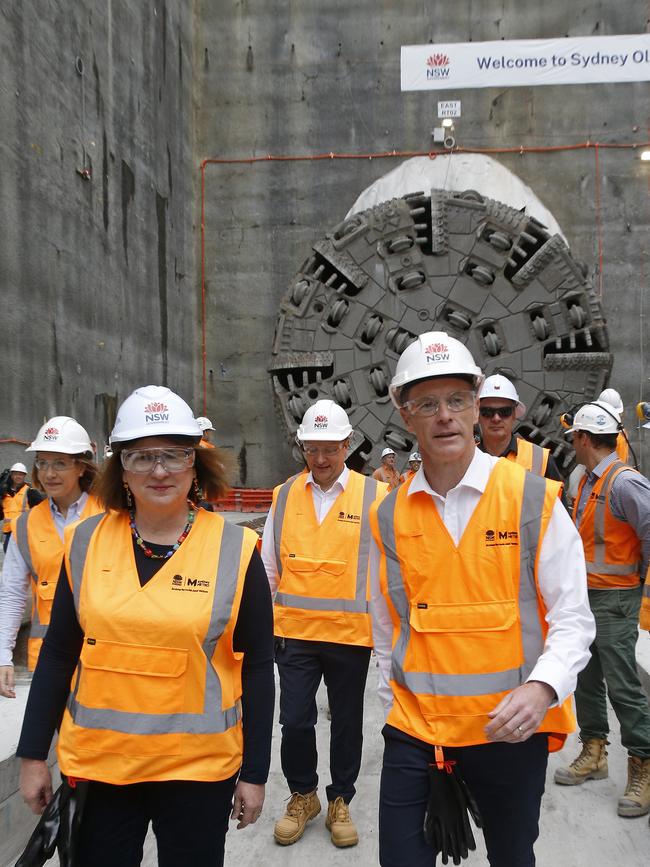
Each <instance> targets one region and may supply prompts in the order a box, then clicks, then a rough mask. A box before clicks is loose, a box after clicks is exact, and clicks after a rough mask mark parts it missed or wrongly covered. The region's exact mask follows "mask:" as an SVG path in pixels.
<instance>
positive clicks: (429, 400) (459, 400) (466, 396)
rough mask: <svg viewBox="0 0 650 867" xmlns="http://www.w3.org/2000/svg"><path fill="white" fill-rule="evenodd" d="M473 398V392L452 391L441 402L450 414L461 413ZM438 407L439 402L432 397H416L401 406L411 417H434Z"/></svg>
mask: <svg viewBox="0 0 650 867" xmlns="http://www.w3.org/2000/svg"><path fill="white" fill-rule="evenodd" d="M475 398H476V392H475V391H454V392H452V394H448V395H447V396H446V397H443V398H442V400H443V401H444V402H445V404H446V406H447V409H449V410H451V412H462V411H463V410H464V409H469V407H470V406H471V405H472V404H473V403H474V399H475ZM440 405H441V400H440V399H439V398H437V397H433V395H430V396H427V397H418V398H416V399H415V400H407V401H406V403H403V404H402V406H403V407H404V409H407V410H408V411H409V413H410V414H411V415H425V416H429V415H436V413H437V412H438V410H439V409H440Z"/></svg>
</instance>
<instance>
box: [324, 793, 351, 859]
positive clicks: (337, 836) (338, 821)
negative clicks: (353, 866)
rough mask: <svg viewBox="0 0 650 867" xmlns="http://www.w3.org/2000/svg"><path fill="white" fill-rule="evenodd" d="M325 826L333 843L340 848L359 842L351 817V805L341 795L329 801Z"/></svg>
mask: <svg viewBox="0 0 650 867" xmlns="http://www.w3.org/2000/svg"><path fill="white" fill-rule="evenodd" d="M325 826H326V827H327V830H328V831H329V832H330V836H331V838H332V843H334V845H335V846H338V847H339V848H340V849H342V848H343V847H344V846H356V845H357V843H358V842H359V835H358V834H357V829H356V827H355V825H354V822H353V821H352V819H351V818H350V806H349V805H348V804H346V803H345V801H344V800H343V798H341V797H338V798H337V799H336V800H335V801H330V802H329V804H328V806H327V819H325Z"/></svg>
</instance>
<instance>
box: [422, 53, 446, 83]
mask: <svg viewBox="0 0 650 867" xmlns="http://www.w3.org/2000/svg"><path fill="white" fill-rule="evenodd" d="M427 66H428V67H429V68H428V69H427V78H449V57H448V55H446V54H443V53H442V52H441V51H437V52H436V53H435V54H430V55H429V56H428V57H427Z"/></svg>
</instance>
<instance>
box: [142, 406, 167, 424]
mask: <svg viewBox="0 0 650 867" xmlns="http://www.w3.org/2000/svg"><path fill="white" fill-rule="evenodd" d="M144 421H145V424H156V423H159V422H161V421H169V407H168V406H167V405H166V404H164V403H159V402H157V401H152V402H151V403H148V404H147V405H146V406H145V408H144Z"/></svg>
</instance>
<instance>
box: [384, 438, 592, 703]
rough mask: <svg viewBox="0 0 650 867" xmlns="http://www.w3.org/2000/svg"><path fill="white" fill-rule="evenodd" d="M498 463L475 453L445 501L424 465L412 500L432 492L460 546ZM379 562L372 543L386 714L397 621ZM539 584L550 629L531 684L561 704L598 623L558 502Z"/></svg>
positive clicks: (573, 536)
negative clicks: (543, 687)
mask: <svg viewBox="0 0 650 867" xmlns="http://www.w3.org/2000/svg"><path fill="white" fill-rule="evenodd" d="M498 460H500V458H497V457H494V456H493V455H489V454H486V453H485V452H482V451H481V450H480V449H476V451H475V452H474V457H473V459H472V462H471V463H470V465H469V467H468V468H467V472H466V473H465V475H464V476H463V478H462V479H461V481H460V482H459V483H458V484H457V485H456V487H455V488H452V489H451V490H450V491H448V493H447V495H446V496H445V497H443V496H441V495H440V494H438V493H436V492H435V491H434V490H433V489H432V488H431V486H430V485H429V483H428V482H427V479H426V476H425V475H424V467H423V466H421V467H420V469H419V470H418V471H417V473H416V474H415V476H414V478H413V481H412V482H411V487H410V488H409V496H410V495H411V494H414V493H415V492H416V491H424V492H426V493H427V494H429V496H430V497H431V499H432V500H433V502H434V504H435V507H436V509H437V510H438V514H439V515H440V517H441V518H442V521H443V523H444V525H445V527H446V528H447V530H448V531H449V534H450V536H451V537H452V539H453V540H454V544H455V545H458V543H459V541H460V538H461V536H462V535H463V533H464V531H465V528H466V527H467V524H468V523H469V520H470V518H471V517H472V514H473V512H474V509H475V508H476V506H477V505H478V502H479V500H480V498H481V495H482V494H483V492H484V491H485V487H486V485H487V482H488V479H489V477H490V473H491V472H492V470H493V468H494V466H495V464H496V462H497V461H498ZM379 559H380V554H379V549H378V547H377V545H376V543H375V541H374V539H373V541H372V543H371V547H370V590H371V596H372V602H371V614H372V634H373V643H374V648H375V653H376V655H377V659H378V662H379V697H380V699H381V701H382V704H383V706H384V710H385V713H386V715H388V712H389V711H390V709H391V707H392V704H393V693H392V690H391V687H390V667H391V649H392V636H393V622H392V620H391V618H390V614H389V612H388V607H387V603H386V600H385V598H384V596H383V595H382V593H381V590H380V586H379ZM538 581H539V589H540V592H541V594H542V598H543V600H544V604H545V605H546V609H547V613H546V621H547V623H548V624H549V630H548V633H547V635H546V642H545V644H544V650H543V652H542V654H541V655H540V657H539V659H538V660H537V663H536V665H535V667H534V668H533V670H532V671H531V673H530V676H529V678H528V680H539V681H542V682H543V683H547V684H549V686H551V687H552V688H553V689H554V690H555V693H556V695H557V697H558V701H559V702H560V703H561V702H563V701H564V700H565V698H567V696H569V695H570V694H571V693H572V692H573V691H574V689H575V686H576V680H577V677H578V673H579V672H580V671H582V669H583V668H584V667H585V665H586V664H587V662H588V660H589V657H590V652H589V647H590V645H591V643H592V641H593V640H594V638H595V635H596V625H595V622H594V618H593V615H592V613H591V609H590V607H589V601H588V597H587V573H586V569H585V557H584V551H583V547H582V540H581V539H580V535H579V533H578V531H577V530H576V529H575V527H574V525H573V522H572V520H571V518H570V517H569V515H568V513H567V511H566V509H565V508H564V506H563V505H562V503H561V502H560V500H559V499H558V500H557V502H556V503H555V505H554V506H553V511H552V513H551V518H550V521H549V524H548V529H547V531H546V534H545V535H544V538H543V540H542V545H541V549H540V553H539V564H538Z"/></svg>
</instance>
